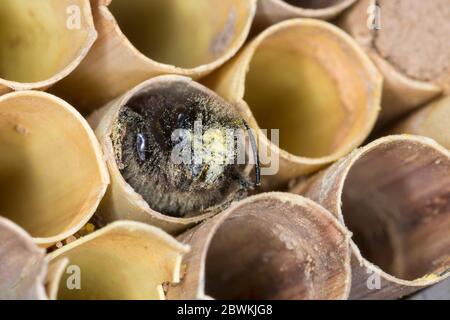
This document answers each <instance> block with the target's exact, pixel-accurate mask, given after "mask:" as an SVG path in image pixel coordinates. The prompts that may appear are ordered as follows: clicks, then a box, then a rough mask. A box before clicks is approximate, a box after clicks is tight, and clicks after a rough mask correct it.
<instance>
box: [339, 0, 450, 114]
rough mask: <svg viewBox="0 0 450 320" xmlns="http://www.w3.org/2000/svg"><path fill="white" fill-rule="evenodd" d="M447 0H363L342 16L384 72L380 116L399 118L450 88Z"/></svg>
mask: <svg viewBox="0 0 450 320" xmlns="http://www.w3.org/2000/svg"><path fill="white" fill-rule="evenodd" d="M449 17H450V6H449V5H448V1H446V0H437V1H421V0H401V1H390V0H376V1H375V0H361V1H359V2H358V3H357V4H356V5H355V6H354V7H353V8H352V9H350V10H349V12H347V13H346V14H345V15H344V16H343V17H342V19H341V21H340V22H339V24H340V26H342V27H343V29H344V30H346V31H347V32H349V33H350V35H352V36H353V37H354V38H355V39H356V41H357V42H358V43H359V44H361V45H362V46H363V47H364V48H365V50H366V51H367V52H368V54H369V55H370V57H371V58H372V60H373V61H374V62H375V63H376V65H377V67H378V68H379V69H380V71H381V72H382V74H383V76H384V78H385V81H384V88H383V111H382V113H381V120H382V121H383V122H388V121H391V120H395V119H396V118H398V117H399V116H401V115H403V114H405V113H407V112H408V111H411V110H413V109H414V108H417V107H418V106H421V105H423V104H424V103H426V102H428V101H430V100H431V99H432V98H434V97H436V96H438V95H439V94H441V93H442V92H445V93H449V92H450V60H449V59H448V57H449V55H450V47H449V45H448V35H449V32H450V24H449V23H448V21H449Z"/></svg>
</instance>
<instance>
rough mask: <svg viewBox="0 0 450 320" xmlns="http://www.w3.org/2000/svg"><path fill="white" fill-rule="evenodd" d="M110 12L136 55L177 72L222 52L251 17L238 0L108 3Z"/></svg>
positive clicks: (119, 0)
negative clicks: (164, 64) (172, 66)
mask: <svg viewBox="0 0 450 320" xmlns="http://www.w3.org/2000/svg"><path fill="white" fill-rule="evenodd" d="M109 9H110V10H111V12H112V14H113V15H114V17H115V18H116V20H117V22H118V24H119V26H120V28H121V30H122V32H123V33H124V34H125V35H126V37H127V38H128V39H129V40H130V41H131V43H132V44H133V45H134V46H135V47H136V48H137V49H138V50H139V51H140V52H142V53H143V54H144V55H146V56H148V57H149V58H151V59H153V60H155V61H158V62H161V63H166V64H171V65H174V66H176V67H181V68H195V67H198V66H201V65H205V64H209V63H212V62H214V61H215V60H217V59H218V58H219V57H221V56H223V55H224V54H225V53H227V52H228V51H229V50H230V48H232V47H233V46H235V45H236V44H237V43H239V41H240V39H239V38H240V37H242V32H244V30H245V27H246V25H247V24H248V19H249V16H250V14H251V13H250V6H249V4H248V1H243V0H232V1H222V0H171V1H167V0H150V1H148V0H134V1H125V0H113V1H112V3H111V4H110V6H109Z"/></svg>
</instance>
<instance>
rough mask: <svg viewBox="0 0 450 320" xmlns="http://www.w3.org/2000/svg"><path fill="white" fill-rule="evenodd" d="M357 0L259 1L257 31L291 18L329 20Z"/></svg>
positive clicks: (256, 20)
mask: <svg viewBox="0 0 450 320" xmlns="http://www.w3.org/2000/svg"><path fill="white" fill-rule="evenodd" d="M356 1H357V0H259V3H258V10H257V13H256V18H255V25H256V26H257V29H260V28H261V27H264V26H265V27H267V26H269V25H271V24H274V23H277V22H280V21H283V20H287V19H293V18H316V19H325V20H328V19H331V18H334V17H336V16H337V15H339V14H340V13H341V12H342V11H344V10H345V9H347V8H348V7H350V6H351V5H353V4H354V3H355V2H356Z"/></svg>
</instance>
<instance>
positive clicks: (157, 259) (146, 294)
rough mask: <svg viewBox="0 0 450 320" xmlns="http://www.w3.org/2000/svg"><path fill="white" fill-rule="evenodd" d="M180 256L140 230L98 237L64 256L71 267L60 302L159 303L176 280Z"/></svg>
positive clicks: (62, 284)
mask: <svg viewBox="0 0 450 320" xmlns="http://www.w3.org/2000/svg"><path fill="white" fill-rule="evenodd" d="M78 241H82V240H78ZM62 250H63V249H62ZM179 255H180V253H179V252H178V251H176V250H175V249H174V248H173V247H171V246H170V245H168V243H166V241H165V240H162V239H158V237H156V236H155V235H151V234H149V233H147V232H143V231H142V230H139V228H137V227H136V226H135V227H133V228H130V229H128V228H117V227H116V228H114V229H110V230H109V231H108V232H106V233H103V234H101V235H99V234H98V233H97V237H94V238H91V239H89V240H88V241H86V242H79V243H78V245H77V246H74V247H72V248H70V249H68V250H67V251H66V252H64V253H62V254H61V257H63V258H68V259H69V264H68V266H67V268H66V270H65V272H63V274H62V279H60V281H59V289H58V294H57V298H58V300H159V299H160V298H161V294H162V292H161V291H160V290H159V289H158V287H159V286H161V285H162V284H163V283H165V282H168V281H171V280H172V278H173V273H174V272H175V261H177V259H178V256H179Z"/></svg>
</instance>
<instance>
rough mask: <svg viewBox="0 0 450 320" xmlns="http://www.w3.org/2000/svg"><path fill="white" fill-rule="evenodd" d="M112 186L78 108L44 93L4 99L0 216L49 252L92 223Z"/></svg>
mask: <svg viewBox="0 0 450 320" xmlns="http://www.w3.org/2000/svg"><path fill="white" fill-rule="evenodd" d="M108 182H109V176H108V172H107V168H106V164H105V162H104V159H103V156H102V154H101V149H100V145H99V143H98V141H97V139H96V138H95V134H94V132H93V130H92V129H91V128H90V127H89V125H88V123H87V121H86V120H85V119H83V118H82V117H81V115H80V114H79V113H78V112H77V111H76V110H75V109H74V108H73V107H71V106H70V105H69V104H67V103H66V102H64V101H62V100H61V99H59V98H57V97H55V96H52V95H50V94H47V93H43V92H40V91H22V92H13V93H8V94H5V95H3V96H1V97H0V215H2V216H4V217H6V218H8V219H10V220H12V221H14V222H16V223H17V224H19V225H20V226H21V227H22V228H24V229H25V230H26V231H27V232H28V233H29V234H30V235H31V236H32V237H33V238H34V240H35V242H36V243H37V244H39V245H41V246H49V245H51V244H53V243H55V242H58V241H60V240H63V239H65V238H67V237H69V236H70V235H72V234H74V233H75V232H77V231H78V230H79V229H81V227H82V226H83V225H84V224H86V223H87V222H88V221H89V219H90V218H91V217H92V215H93V214H94V211H95V210H96V208H97V206H98V204H99V202H100V199H101V198H102V197H103V195H104V193H105V191H106V187H107V184H108Z"/></svg>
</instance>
